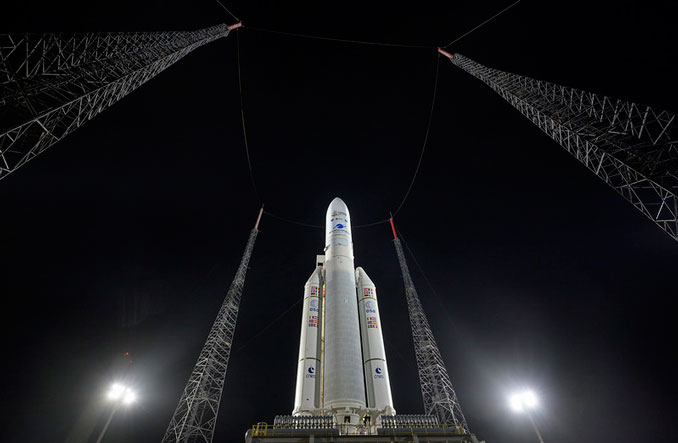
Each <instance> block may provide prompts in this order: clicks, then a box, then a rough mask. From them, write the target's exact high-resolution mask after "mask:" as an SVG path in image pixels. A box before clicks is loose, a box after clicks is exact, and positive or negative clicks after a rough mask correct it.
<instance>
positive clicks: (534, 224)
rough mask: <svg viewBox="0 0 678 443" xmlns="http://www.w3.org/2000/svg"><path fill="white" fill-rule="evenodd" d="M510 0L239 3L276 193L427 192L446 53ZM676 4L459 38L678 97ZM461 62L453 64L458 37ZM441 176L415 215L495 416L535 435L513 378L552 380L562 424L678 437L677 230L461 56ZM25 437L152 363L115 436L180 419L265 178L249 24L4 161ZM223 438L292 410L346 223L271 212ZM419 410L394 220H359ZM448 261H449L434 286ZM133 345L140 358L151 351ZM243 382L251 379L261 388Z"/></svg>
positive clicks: (60, 434)
mask: <svg viewBox="0 0 678 443" xmlns="http://www.w3.org/2000/svg"><path fill="white" fill-rule="evenodd" d="M509 3H510V2H494V1H492V2H485V3H478V2H467V3H460V2H448V3H445V4H439V2H418V3H416V4H412V3H408V4H403V5H396V4H394V3H393V2H369V3H368V4H365V3H364V2H362V3H361V2H341V3H322V2H321V3H317V2H316V3H315V4H312V5H307V4H303V5H302V4H301V3H299V4H290V3H289V2H285V3H280V2H268V1H250V2H239V1H236V2H224V4H225V5H226V6H227V7H228V8H229V10H231V11H232V12H233V13H234V14H235V15H237V16H238V17H239V18H240V19H241V20H242V21H243V23H245V26H246V27H245V28H243V29H240V30H239V31H237V32H238V38H239V41H240V42H239V43H240V68H241V74H242V77H241V80H242V93H243V107H244V112H245V116H246V123H247V135H248V146H249V149H250V161H251V164H252V170H253V172H254V175H255V179H256V184H257V191H258V193H259V194H260V198H261V200H262V201H263V202H264V203H265V205H266V206H265V209H266V210H267V211H268V212H270V213H273V214H276V215H278V216H280V217H283V218H288V219H292V220H296V221H299V222H303V223H306V224H310V225H322V224H323V217H324V214H325V209H326V207H327V204H328V202H329V201H331V200H332V198H334V197H335V196H340V197H341V198H342V199H343V200H344V201H345V202H346V203H347V204H348V205H349V206H350V208H351V215H352V219H353V222H354V224H355V225H361V224H369V223H371V222H374V221H379V220H384V219H385V218H387V217H388V215H389V211H395V210H396V209H397V206H398V204H399V203H400V201H401V200H402V197H403V195H405V193H406V192H407V189H408V186H409V185H410V182H411V178H412V176H413V174H414V171H415V169H416V167H417V163H418V160H419V156H420V153H421V147H422V142H423V139H424V137H425V134H426V130H427V124H428V118H429V111H430V108H431V93H432V89H433V85H434V80H435V73H436V64H437V62H438V60H437V58H438V57H439V55H438V53H437V52H436V51H435V50H434V49H431V50H429V49H428V48H403V47H381V46H379V47H377V46H374V45H357V44H350V43H346V42H338V41H323V40H310V39H304V38H299V37H294V36H285V35H279V34H271V33H265V32H259V31H255V30H254V29H250V30H248V29H247V25H250V26H252V27H259V28H264V29H274V30H279V31H284V32H290V33H299V34H311V35H319V36H328V37H333V38H342V39H347V40H361V41H379V42H394V43H403V44H408V45H415V46H425V47H428V46H431V47H435V46H437V45H443V44H446V43H448V42H450V41H451V40H453V39H454V38H455V37H457V36H459V35H462V34H463V33H464V32H466V31H467V30H469V29H472V28H473V27H474V26H475V25H477V24H478V23H481V22H482V21H483V20H485V19H486V18H488V17H490V16H492V15H493V14H495V13H496V12H498V11H500V10H501V9H502V8H504V7H506V6H507V5H508V4H509ZM0 11H1V12H2V13H0V31H3V32H24V31H25V32H45V31H52V32H74V31H83V32H84V31H137V30H139V31H152V30H157V31H161V30H192V29H199V28H203V27H206V26H210V25H213V24H217V23H221V22H223V21H227V23H230V21H229V18H228V15H227V14H226V13H225V11H224V10H223V9H222V8H221V7H220V6H219V5H218V4H216V3H215V2H211V1H201V2H198V3H196V2H175V1H169V2H132V1H127V0H123V1H121V2H116V4H115V5H103V4H100V3H96V2H90V3H88V4H86V5H82V4H80V3H76V2H70V1H64V2H59V3H58V4H57V3H54V2H43V1H38V2H37V3H36V2H32V3H25V4H24V3H19V2H14V4H7V5H4V4H3V5H2V7H0ZM677 17H678V11H677V9H676V6H675V5H674V4H673V3H672V2H656V3H653V4H648V3H647V2H640V1H638V2H635V1H628V2H611V1H609V2H608V1H603V2H596V3H591V2H583V1H575V2H566V3H562V4H559V5H558V8H557V9H555V8H554V7H551V6H547V5H546V4H542V3H539V2H530V1H527V0H524V1H522V2H520V3H519V4H518V5H516V6H515V7H513V8H512V9H511V10H509V11H507V12H506V13H505V14H503V15H502V16H501V17H499V18H497V19H496V20H494V21H492V22H490V23H488V24H487V25H485V26H483V27H482V28H480V29H478V30H477V31H475V32H474V33H473V34H470V35H469V36H467V37H465V38H464V39H462V40H460V41H459V42H457V43H455V44H454V45H452V46H451V47H449V48H448V49H449V50H451V51H456V52H460V53H462V54H464V55H466V56H468V57H470V58H472V59H473V60H476V61H478V62H479V63H482V64H485V65H487V66H491V67H493V68H496V69H500V70H503V71H507V72H514V73H518V74H523V75H527V76H530V77H533V78H538V79H542V80H547V81H552V82H554V83H558V84H563V85H567V86H573V87H577V88H580V89H584V90H588V91H593V92H596V93H600V94H607V95H610V96H612V97H620V98H624V99H628V100H631V101H634V102H637V103H645V104H648V105H652V106H656V107H657V108H661V109H667V110H670V111H678V100H677V97H676V91H675V87H674V79H675V78H676V76H677V74H678V72H677V71H678V63H677V60H676V55H675V50H674V49H675V43H676V42H675V36H674V35H673V34H674V33H673V24H674V23H675V21H676V18H677ZM442 61H445V60H441V62H442ZM438 75H439V78H438V85H437V98H436V104H435V109H434V113H433V118H432V120H431V126H430V132H429V137H428V141H427V147H426V152H425V155H424V157H423V159H422V162H421V166H420V169H419V172H418V176H417V180H416V182H415V183H414V185H413V186H412V189H411V191H410V194H409V196H408V198H407V201H406V203H405V204H404V205H403V207H402V209H401V210H400V212H399V213H398V215H397V217H396V219H397V220H396V222H397V223H398V227H399V229H400V230H401V232H402V235H403V237H404V238H405V240H406V242H407V246H408V247H409V248H410V249H411V250H412V252H413V253H414V254H415V256H416V259H417V262H418V263H419V265H420V267H421V269H423V270H424V271H425V273H426V278H424V276H423V275H422V274H421V272H420V268H419V267H418V266H416V265H415V263H414V261H411V262H410V267H411V270H412V273H413V279H414V280H415V283H416V284H417V288H418V290H419V293H420V296H421V298H422V303H423V304H424V308H425V309H426V311H427V314H428V315H429V319H430V323H431V327H432V329H433V332H434V333H435V334H436V338H437V339H438V344H439V346H440V348H441V353H442V355H443V358H444V359H445V361H446V363H447V366H448V371H449V373H450V377H451V379H452V382H453V383H454V386H455V390H456V392H457V395H458V397H459V401H460V402H461V405H462V407H463V410H464V413H465V416H466V418H467V420H468V422H469V426H470V428H471V429H472V430H473V431H474V432H475V433H476V434H477V435H478V437H479V438H482V439H485V440H486V441H488V442H491V441H503V442H508V443H511V442H522V441H528V440H529V439H531V438H534V436H533V431H532V429H531V428H530V425H529V423H528V422H526V420H525V419H524V417H522V418H521V417H520V416H516V415H514V414H513V413H512V412H511V410H510V408H509V405H508V404H507V401H506V396H507V394H508V393H509V392H511V391H513V389H514V388H516V387H523V386H524V385H526V384H529V385H530V387H532V388H533V389H534V390H535V391H536V392H537V394H538V395H539V398H540V400H541V404H542V409H540V410H538V411H535V412H534V417H535V420H537V421H538V422H539V425H540V431H541V432H542V434H543V436H544V439H545V441H549V442H569V441H571V439H572V435H573V432H576V433H577V435H585V436H586V438H587V439H589V440H591V441H596V440H598V441H614V440H619V441H627V440H628V441H631V440H638V439H640V438H641V437H642V438H644V439H647V440H652V441H660V442H661V441H667V442H668V441H671V438H672V436H673V429H672V427H671V424H672V423H674V422H675V420H676V419H677V418H678V417H676V411H675V407H674V406H673V404H674V397H675V393H676V390H677V385H676V382H675V380H674V375H673V374H674V373H675V368H674V367H673V366H672V365H671V364H670V360H671V359H670V350H671V349H673V348H674V347H675V343H674V340H673V339H672V335H673V333H672V332H673V331H672V316H673V312H674V311H675V307H676V306H675V301H674V297H673V294H674V293H675V277H674V274H675V269H676V263H677V262H678V250H677V249H676V245H675V242H674V241H672V240H671V239H670V238H668V237H667V236H666V234H665V233H664V232H662V231H661V230H659V229H657V227H656V226H655V225H654V224H653V223H652V222H651V221H649V220H647V219H646V218H645V217H643V216H642V215H641V214H639V213H638V212H637V211H636V210H635V209H634V208H633V207H631V205H629V204H628V203H627V202H626V201H624V200H623V199H622V198H621V197H619V196H618V195H616V194H615V193H614V192H613V191H611V190H610V189H609V188H608V187H607V186H606V185H605V184H604V183H602V182H601V181H600V180H599V179H598V178H596V177H595V176H594V175H593V174H591V173H590V172H589V171H587V170H586V169H585V168H584V167H583V166H582V165H581V164H579V163H578V162H577V161H576V160H575V159H573V158H571V157H570V156H569V154H567V153H566V152H564V151H563V149H562V148H560V147H559V146H558V145H557V144H555V143H554V142H553V141H552V140H551V139H549V138H548V137H547V136H545V135H544V134H543V133H542V132H541V131H539V130H538V129H537V128H536V127H535V126H534V125H532V124H531V123H529V122H527V121H525V119H524V118H523V117H522V116H521V115H520V114H519V113H517V112H516V111H515V110H514V109H513V108H512V107H511V106H509V105H508V104H507V103H505V102H504V101H503V100H502V99H501V98H500V97H498V96H497V95H496V94H495V93H494V92H492V91H491V90H490V89H489V88H487V87H486V86H485V85H483V84H482V83H481V82H479V81H478V80H476V79H474V78H472V77H470V76H469V75H468V74H466V73H464V72H462V71H461V70H459V69H456V68H455V67H454V66H451V65H450V64H449V63H440V66H439V73H438ZM0 202H2V205H3V206H2V226H3V234H4V235H3V242H2V266H0V278H1V279H2V282H3V286H2V294H3V295H4V296H5V299H6V304H7V306H8V308H7V309H6V310H5V311H4V312H6V316H7V319H6V321H5V322H3V326H2V327H3V331H2V333H3V337H4V342H3V343H4V345H5V346H4V351H5V357H6V364H5V365H3V377H2V380H3V387H2V389H3V393H4V394H3V397H2V400H0V401H2V407H3V410H4V411H6V416H5V418H6V422H7V423H8V425H7V426H6V430H5V433H4V434H3V435H4V436H5V440H7V441H26V442H31V441H69V442H75V441H86V440H83V438H85V437H87V436H88V435H91V436H93V438H96V435H97V434H96V432H97V431H98V430H100V429H101V427H102V426H103V424H104V423H103V422H104V421H105V420H106V417H107V409H106V408H107V406H106V405H105V404H103V403H101V402H100V399H101V397H103V396H105V393H106V390H107V389H108V386H109V385H110V382H112V381H115V380H118V379H121V378H124V379H125V381H126V382H128V383H130V384H132V385H134V386H135V392H137V394H138V401H137V403H136V405H135V407H134V408H131V409H129V411H128V412H126V413H124V414H119V415H116V417H115V418H114V419H113V421H112V422H111V424H110V427H109V429H108V432H107V436H106V439H105V440H104V442H105V441H107V440H108V441H127V442H137V441H138V442H142V441H143V442H147V441H153V439H156V440H158V441H159V440H160V439H161V438H162V435H163V433H164V431H165V429H166V427H167V423H168V421H169V418H170V417H171V414H172V411H173V409H174V407H175V406H176V403H177V401H178V399H179V396H180V394H181V390H182V389H183V387H184V385H185V383H186V379H187V377H188V375H189V373H190V370H191V368H192V366H193V364H194V362H195V358H196V356H197V353H198V352H199V350H200V348H201V346H202V344H203V342H204V339H205V336H206V334H207V332H208V330H209V327H210V325H211V324H212V321H213V320H214V317H215V315H216V310H217V309H218V307H219V305H220V304H221V301H222V299H223V296H224V294H225V291H226V289H227V286H228V283H229V282H230V281H231V279H232V277H233V274H234V273H235V270H236V267H237V264H238V261H239V259H240V255H241V253H242V250H243V247H244V245H245V242H246V240H247V235H248V233H249V230H250V228H251V226H252V224H253V222H254V220H255V218H256V215H257V211H258V208H259V202H258V201H257V197H256V195H255V194H254V192H253V190H252V186H251V182H250V173H249V169H248V166H247V157H246V153H245V149H244V146H243V137H242V127H241V108H240V98H239V92H238V76H237V63H236V39H235V35H231V36H229V37H228V38H226V39H222V40H219V41H217V42H214V43H212V44H210V45H207V46H205V47H203V48H200V49H198V50H196V51H195V52H194V53H192V54H189V56H187V57H186V58H185V59H183V60H181V61H180V62H179V63H177V64H176V65H174V66H172V67H171V68H170V69H168V70H167V71H166V72H163V73H162V74H161V75H159V76H158V77H157V78H155V79H153V80H152V81H150V82H149V83H148V84H146V85H144V86H143V87H142V88H140V89H139V90H137V91H135V92H134V93H132V94H131V95H130V96H128V97H126V98H125V99H124V100H122V101H120V102H119V103H117V104H116V105H115V106H113V107H111V109H109V110H107V111H106V112H105V113H102V114H101V115H100V116H98V117H97V118H96V119H94V120H93V121H91V122H89V123H88V124H87V125H85V126H83V127H82V128H81V129H79V130H78V131H76V132H75V133H73V134H72V135H71V136H69V137H68V138H67V139H65V140H64V141H62V142H61V143H59V144H57V145H55V146H53V147H52V148H50V149H49V150H48V151H47V152H45V153H44V154H43V155H41V156H40V157H39V158H36V159H35V160H33V161H32V162H31V163H30V164H29V165H27V166H26V167H24V168H22V169H20V170H19V171H17V172H16V173H13V174H12V175H11V176H9V177H7V178H6V179H3V180H2V182H0ZM260 229H261V232H260V235H259V238H258V240H257V247H256V249H255V252H254V254H253V256H252V261H251V263H250V270H249V273H248V280H247V283H246V285H245V290H244V293H243V300H242V305H241V312H240V320H239V323H238V327H237V330H236V339H235V341H234V345H233V354H232V356H231V363H230V368H229V373H228V377H227V379H226V385H225V390H224V402H223V403H222V415H221V418H220V420H219V422H218V424H217V431H216V435H217V436H218V438H220V439H222V440H224V441H226V440H228V441H238V439H240V438H242V436H243V434H244V432H245V429H246V428H247V427H249V426H251V425H252V424H254V423H256V422H258V421H269V422H272V420H273V417H274V416H275V415H276V414H279V413H284V412H286V411H289V410H291V408H292V406H293V401H294V371H295V361H296V359H297V340H298V337H299V309H300V307H299V305H297V306H296V307H294V304H295V303H298V301H299V300H300V298H301V296H302V294H303V285H304V282H305V281H306V279H307V277H308V269H309V267H310V266H311V263H310V262H309V261H308V257H313V256H314V254H316V253H321V251H322V247H323V242H322V229H317V228H311V227H308V226H301V225H295V224H290V223H286V222H284V221H282V220H280V219H276V218H273V217H270V216H264V218H263V219H262V222H261V226H260ZM354 237H355V238H354V241H355V246H356V250H355V256H356V266H362V267H364V268H365V269H369V270H370V277H371V278H372V280H373V281H374V283H375V284H376V285H377V286H378V287H379V291H380V292H379V297H380V311H381V315H382V317H383V322H384V339H385V344H386V352H387V355H388V358H389V369H390V371H391V377H392V378H391V383H392V390H393V400H394V405H395V407H396V409H398V410H403V411H412V412H416V411H417V410H421V409H422V405H421V395H420V392H419V386H418V378H417V373H416V366H415V359H414V352H413V349H412V343H411V338H410V337H409V322H408V319H407V310H406V304H405V297H404V291H403V287H402V280H401V278H400V273H399V269H398V263H397V258H396V256H395V254H394V252H393V246H392V244H391V243H390V239H391V233H390V228H389V227H388V226H387V225H386V224H381V225H376V226H371V227H365V228H361V229H356V230H355V232H354ZM427 282H429V283H430V285H429V284H427ZM127 352H128V353H129V355H125V353H127ZM242 399H252V401H245V402H243V401H242Z"/></svg>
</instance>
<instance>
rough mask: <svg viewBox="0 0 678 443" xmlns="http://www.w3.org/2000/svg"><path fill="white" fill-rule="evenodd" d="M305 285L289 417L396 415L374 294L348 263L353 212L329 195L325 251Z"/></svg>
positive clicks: (359, 419) (346, 419)
mask: <svg viewBox="0 0 678 443" xmlns="http://www.w3.org/2000/svg"><path fill="white" fill-rule="evenodd" d="M316 266H317V267H316V269H315V270H314V271H313V273H312V274H311V276H310V277H309V279H308V281H307V282H306V285H305V287H304V306H303V315H302V319H301V338H300V340H299V362H298V366H297V387H296V395H295V401H294V411H293V412H292V413H293V415H333V416H334V417H335V420H336V423H337V424H339V425H342V424H347V425H351V426H355V425H358V424H367V423H369V424H376V422H377V421H378V419H379V418H378V417H379V416H381V415H394V414H395V409H394V408H393V399H392V397H391V385H390V382H389V377H388V367H387V364H386V353H385V351H384V340H383V337H382V332H381V331H382V329H381V319H380V317H379V306H378V303H377V291H376V287H375V285H374V283H372V280H370V278H369V277H368V276H367V273H365V271H364V270H363V269H362V268H357V269H355V268H354V264H353V239H352V235H351V216H350V214H349V212H348V208H347V207H346V204H345V203H344V202H343V201H342V200H341V199H340V198H335V199H334V200H332V203H330V206H329V208H328V209H327V215H326V219H325V255H324V256H318V258H317V260H316Z"/></svg>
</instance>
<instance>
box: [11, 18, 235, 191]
mask: <svg viewBox="0 0 678 443" xmlns="http://www.w3.org/2000/svg"><path fill="white" fill-rule="evenodd" d="M229 32H230V27H228V26H226V25H217V26H213V27H211V28H205V29H201V30H198V31H191V32H137V33H95V34H71V35H62V34H26V35H13V34H10V35H8V34H0V179H3V178H4V177H6V176H7V175H8V174H10V173H11V172H13V171H15V170H16V169H18V168H19V167H21V166H23V165H24V164H26V163H27V162H28V161H30V160H31V159H33V158H35V157H36V156H37V155H39V154H40V153H41V152H43V151H44V150H45V149H47V148H49V147H50V146H52V145H53V144H54V143H56V142H58V141H59V140H61V139H62V138H64V137H65V136H67V135H68V134H70V133H71V132H73V131H74V130H76V129H77V128H79V127H80V126H82V125H83V124H85V123H86V122H87V121H89V120H91V119H92V118H94V117H95V116H97V115H98V114H99V113H101V112H102V111H103V110H105V109H106V108H108V107H109V106H111V105H112V104H113V103H115V102H117V101H118V100H120V99H121V98H122V97H124V96H126V95H127V94H129V93H130V92H132V91H134V90H135V89H136V88H138V87H139V86H141V85H142V84H144V83H146V82H147V81H148V80H150V79H151V78H153V77H155V76H156V75H157V74H159V73H160V72H162V71H163V70H165V69H166V68H167V67H169V66H171V65H172V64H173V63H175V62H177V61H178V60H180V59H181V58H182V57H184V56H185V55H186V54H188V53H190V52H191V51H193V50H194V49H196V48H198V47H200V46H202V45H204V44H206V43H209V42H211V41H213V40H216V39H218V38H221V37H225V36H227V35H228V33H229Z"/></svg>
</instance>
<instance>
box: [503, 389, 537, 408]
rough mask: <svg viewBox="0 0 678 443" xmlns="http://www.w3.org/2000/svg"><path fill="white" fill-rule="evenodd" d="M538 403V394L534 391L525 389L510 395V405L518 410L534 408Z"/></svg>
mask: <svg viewBox="0 0 678 443" xmlns="http://www.w3.org/2000/svg"><path fill="white" fill-rule="evenodd" d="M537 403H538V402H537V396H536V395H535V394H534V392H532V391H523V392H520V393H518V394H513V395H512V396H511V397H509V406H511V409H513V410H514V411H516V412H523V411H525V410H526V409H534V408H535V407H536V406H537Z"/></svg>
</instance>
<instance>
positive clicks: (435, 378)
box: [391, 221, 470, 434]
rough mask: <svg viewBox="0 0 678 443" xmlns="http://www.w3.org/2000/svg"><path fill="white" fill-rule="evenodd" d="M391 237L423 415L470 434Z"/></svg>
mask: <svg viewBox="0 0 678 443" xmlns="http://www.w3.org/2000/svg"><path fill="white" fill-rule="evenodd" d="M391 222H392V221H391ZM393 237H394V239H393V245H394V246H395V249H396V253H397V254H398V262H399V263H400V271H401V272H402V274H403V283H404V284H405V297H406V299H407V310H408V312H409V315H410V326H411V327H412V340H413V341H414V352H415V356H416V358H417V370H418V371H419V383H420V385H421V395H422V397H423V399H424V413H425V414H426V415H434V416H436V417H437V418H438V423H441V424H454V425H457V426H461V427H462V428H463V430H464V432H465V433H467V434H470V431H469V428H468V424H467V423H466V418H465V417H464V413H463V412H462V411H461V406H460V404H459V400H457V394H456V393H455V392H454V388H453V387H452V382H451V381H450V376H449V375H448V373H447V368H446V367H445V363H444V362H443V358H442V356H441V355H440V350H439V349H438V344H437V343H436V339H435V337H434V336H433V332H432V331H431V326H430V325H429V324H428V319H427V318H426V313H425V312H424V308H423V307H422V306H421V301H420V300H419V294H418V293H417V288H416V287H415V286H414V282H413V281H412V277H411V276H410V269H409V267H408V266H407V260H406V259H405V253H404V252H403V246H402V244H401V243H400V239H399V238H398V237H397V236H396V233H395V229H394V230H393Z"/></svg>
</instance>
